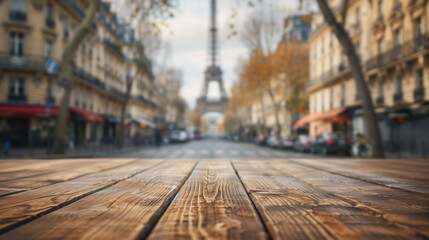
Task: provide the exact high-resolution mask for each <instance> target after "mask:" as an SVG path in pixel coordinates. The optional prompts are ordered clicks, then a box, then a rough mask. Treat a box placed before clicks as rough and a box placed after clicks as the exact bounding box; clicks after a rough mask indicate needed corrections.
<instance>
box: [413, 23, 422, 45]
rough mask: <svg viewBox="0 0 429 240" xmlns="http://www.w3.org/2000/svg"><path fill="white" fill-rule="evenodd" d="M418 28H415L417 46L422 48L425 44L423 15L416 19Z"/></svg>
mask: <svg viewBox="0 0 429 240" xmlns="http://www.w3.org/2000/svg"><path fill="white" fill-rule="evenodd" d="M415 24H416V26H415V27H416V30H415V38H416V44H417V45H416V47H417V48H418V49H420V48H421V47H422V46H423V26H422V24H423V21H422V17H418V18H417V19H416V22H415Z"/></svg>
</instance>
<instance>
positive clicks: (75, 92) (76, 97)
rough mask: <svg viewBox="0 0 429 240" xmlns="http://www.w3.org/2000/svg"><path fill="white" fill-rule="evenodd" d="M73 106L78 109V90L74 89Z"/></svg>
mask: <svg viewBox="0 0 429 240" xmlns="http://www.w3.org/2000/svg"><path fill="white" fill-rule="evenodd" d="M74 105H75V107H79V89H78V88H75V89H74Z"/></svg>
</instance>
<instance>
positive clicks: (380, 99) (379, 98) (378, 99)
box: [375, 97, 384, 105]
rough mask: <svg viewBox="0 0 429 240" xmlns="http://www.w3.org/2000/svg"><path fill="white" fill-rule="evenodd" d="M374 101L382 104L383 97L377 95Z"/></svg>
mask: <svg viewBox="0 0 429 240" xmlns="http://www.w3.org/2000/svg"><path fill="white" fill-rule="evenodd" d="M375 103H377V105H382V104H384V97H377V99H375Z"/></svg>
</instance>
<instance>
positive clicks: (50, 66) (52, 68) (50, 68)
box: [46, 59, 58, 74]
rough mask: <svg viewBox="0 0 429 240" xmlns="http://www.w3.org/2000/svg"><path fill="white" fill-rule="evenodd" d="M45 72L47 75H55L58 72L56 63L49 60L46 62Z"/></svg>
mask: <svg viewBox="0 0 429 240" xmlns="http://www.w3.org/2000/svg"><path fill="white" fill-rule="evenodd" d="M46 71H47V72H48V73H49V74H55V73H57V72H58V63H57V61H55V60H53V59H51V60H49V61H48V62H46Z"/></svg>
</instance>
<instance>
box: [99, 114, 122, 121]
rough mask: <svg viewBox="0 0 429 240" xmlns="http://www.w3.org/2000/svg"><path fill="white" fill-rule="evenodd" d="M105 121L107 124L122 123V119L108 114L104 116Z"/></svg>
mask: <svg viewBox="0 0 429 240" xmlns="http://www.w3.org/2000/svg"><path fill="white" fill-rule="evenodd" d="M103 117H104V120H106V122H108V123H121V119H119V118H117V117H115V116H112V115H108V114H103Z"/></svg>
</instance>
